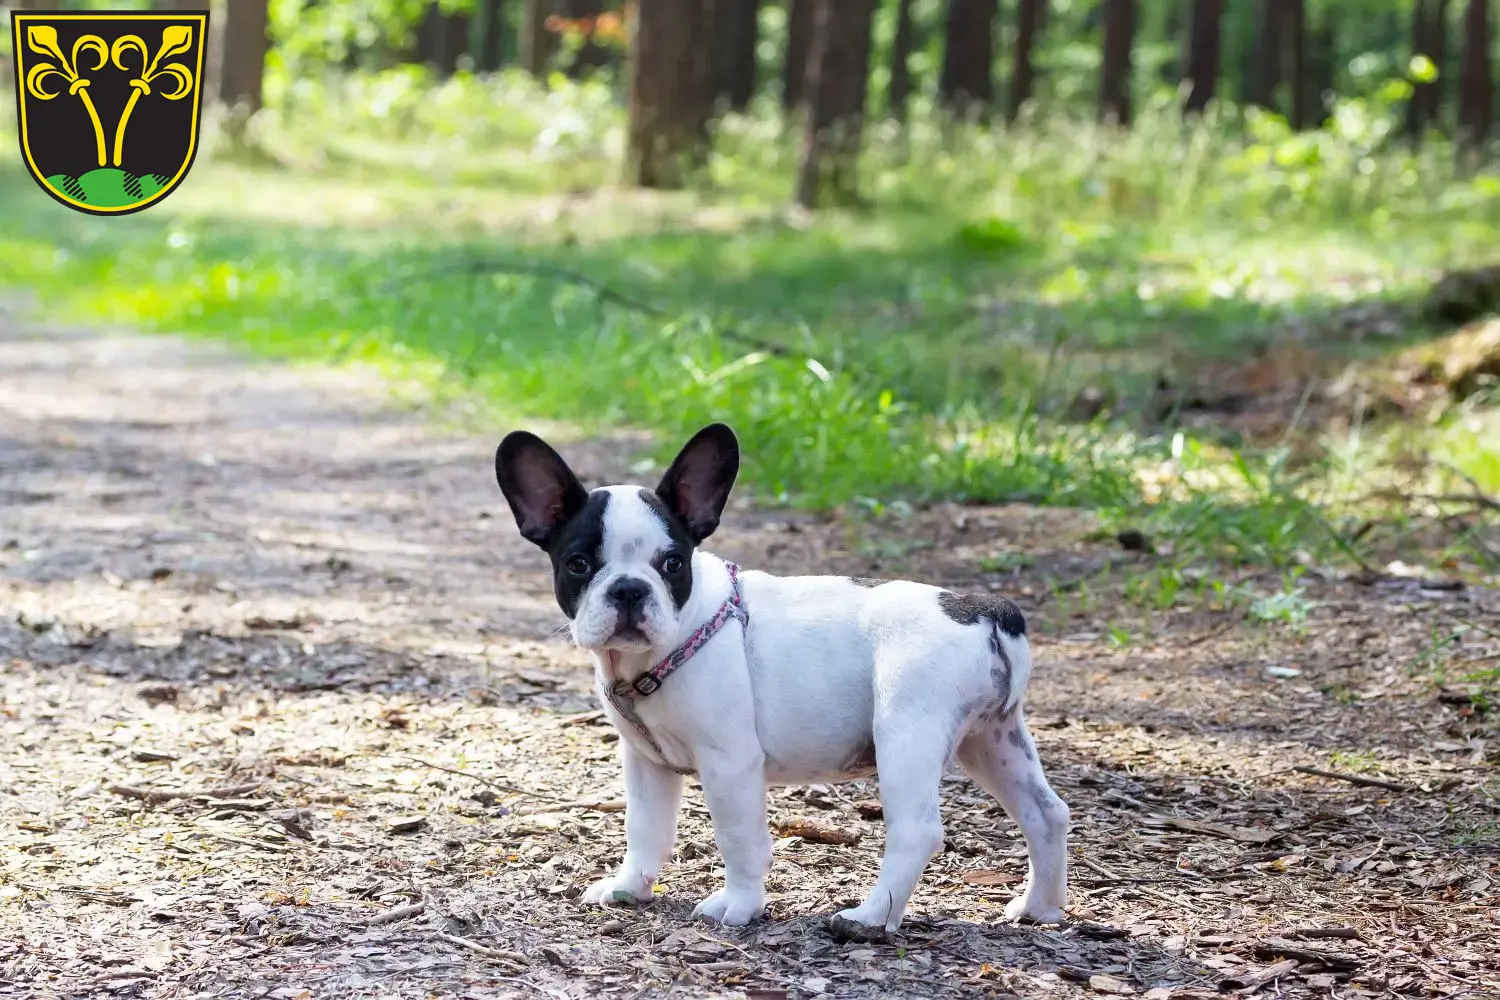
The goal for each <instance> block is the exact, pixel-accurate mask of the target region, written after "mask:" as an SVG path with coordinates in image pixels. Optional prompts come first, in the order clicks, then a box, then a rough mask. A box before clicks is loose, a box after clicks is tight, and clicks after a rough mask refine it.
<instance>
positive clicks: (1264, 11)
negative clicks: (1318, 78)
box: [1249, 0, 1286, 111]
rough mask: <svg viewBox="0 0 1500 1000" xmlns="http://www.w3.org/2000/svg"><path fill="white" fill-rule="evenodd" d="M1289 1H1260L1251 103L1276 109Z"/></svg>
mask: <svg viewBox="0 0 1500 1000" xmlns="http://www.w3.org/2000/svg"><path fill="white" fill-rule="evenodd" d="M1285 3H1286V0H1260V9H1259V11H1258V14H1259V16H1258V17H1257V18H1256V24H1255V47H1254V51H1255V56H1254V71H1253V72H1252V73H1251V76H1250V94H1249V99H1250V103H1251V104H1256V105H1259V106H1260V107H1263V108H1266V109H1267V110H1271V111H1274V110H1276V88H1277V87H1279V86H1281V81H1282V76H1283V74H1282V62H1283V60H1282V58H1281V50H1282V41H1283V38H1284V37H1285V36H1284V29H1285V25H1286V17H1285V13H1286V12H1285Z"/></svg>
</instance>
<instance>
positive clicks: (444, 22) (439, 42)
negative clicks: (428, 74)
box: [230, 0, 469, 77]
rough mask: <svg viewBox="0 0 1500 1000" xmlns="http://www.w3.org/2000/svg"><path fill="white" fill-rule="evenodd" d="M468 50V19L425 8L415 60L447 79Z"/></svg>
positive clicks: (232, 2)
mask: <svg viewBox="0 0 1500 1000" xmlns="http://www.w3.org/2000/svg"><path fill="white" fill-rule="evenodd" d="M230 6H231V7H232V6H234V0H230ZM468 49H469V15H467V14H449V13H445V12H444V11H443V9H442V8H441V7H439V6H438V5H437V4H436V3H434V4H432V5H431V6H430V7H428V8H427V10H426V12H425V13H424V14H423V15H422V21H421V23H420V24H418V25H417V59H418V60H419V61H420V62H424V63H426V64H427V65H429V66H431V67H432V68H433V69H434V70H436V71H437V74H438V76H440V77H448V76H452V75H453V74H454V73H456V72H458V58H459V56H461V55H463V54H464V53H465V52H467V51H468Z"/></svg>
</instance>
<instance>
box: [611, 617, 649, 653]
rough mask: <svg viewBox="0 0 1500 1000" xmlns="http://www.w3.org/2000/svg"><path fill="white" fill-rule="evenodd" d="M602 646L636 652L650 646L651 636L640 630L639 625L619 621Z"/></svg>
mask: <svg viewBox="0 0 1500 1000" xmlns="http://www.w3.org/2000/svg"><path fill="white" fill-rule="evenodd" d="M604 648H605V649H617V650H620V651H622V652H629V653H638V652H640V651H642V650H645V649H650V648H651V638H650V637H649V636H648V635H646V633H645V632H644V631H642V629H641V627H640V626H639V625H634V624H630V623H628V622H621V623H620V625H619V627H618V628H616V629H615V631H614V634H613V635H611V636H610V637H609V639H608V640H607V641H606V642H605V643H604Z"/></svg>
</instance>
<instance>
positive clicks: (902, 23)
mask: <svg viewBox="0 0 1500 1000" xmlns="http://www.w3.org/2000/svg"><path fill="white" fill-rule="evenodd" d="M914 48H916V32H915V28H914V26H913V25H912V20H911V0H897V3H896V37H895V38H894V39H893V40H892V41H891V84H890V90H889V91H888V96H887V101H886V103H887V105H888V106H889V111H890V115H891V117H892V118H894V119H896V121H898V122H904V121H906V105H907V103H908V102H909V101H910V100H911V54H912V50H913V49H914Z"/></svg>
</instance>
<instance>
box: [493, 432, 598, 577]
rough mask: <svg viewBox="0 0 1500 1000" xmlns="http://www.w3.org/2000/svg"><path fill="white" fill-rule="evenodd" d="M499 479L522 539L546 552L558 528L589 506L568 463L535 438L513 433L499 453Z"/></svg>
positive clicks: (497, 478) (496, 474)
mask: <svg viewBox="0 0 1500 1000" xmlns="http://www.w3.org/2000/svg"><path fill="white" fill-rule="evenodd" d="M495 479H496V480H497V481H498V482H499V483H500V492H502V493H504V494H505V500H506V502H507V503H509V504H510V510H511V513H512V514H514V515H515V516H516V527H517V528H520V529H521V537H522V538H524V539H526V540H527V541H529V542H534V543H535V544H537V545H540V546H541V547H542V548H544V549H545V548H546V547H547V545H548V543H549V542H551V540H552V533H553V532H554V531H556V530H557V527H558V525H560V524H562V523H563V522H564V521H566V520H567V519H568V518H570V517H572V516H573V515H574V514H576V513H578V511H579V510H581V509H582V508H583V505H584V504H585V503H587V502H588V498H589V495H588V491H587V490H585V489H584V488H583V485H582V484H581V483H579V481H578V477H577V476H575V475H573V470H572V469H570V468H568V463H567V462H564V461H563V460H562V457H561V456H560V455H558V453H557V452H555V451H553V450H552V446H551V445H549V444H547V442H545V441H543V440H542V439H541V438H539V437H537V436H536V435H535V434H531V433H528V432H527V431H513V432H511V433H510V434H507V435H506V436H505V440H504V441H501V442H500V447H499V448H496V449H495Z"/></svg>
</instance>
